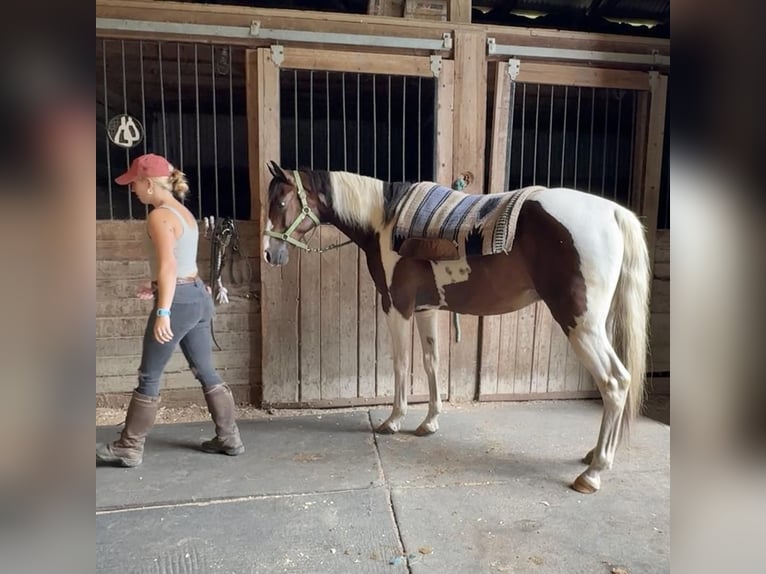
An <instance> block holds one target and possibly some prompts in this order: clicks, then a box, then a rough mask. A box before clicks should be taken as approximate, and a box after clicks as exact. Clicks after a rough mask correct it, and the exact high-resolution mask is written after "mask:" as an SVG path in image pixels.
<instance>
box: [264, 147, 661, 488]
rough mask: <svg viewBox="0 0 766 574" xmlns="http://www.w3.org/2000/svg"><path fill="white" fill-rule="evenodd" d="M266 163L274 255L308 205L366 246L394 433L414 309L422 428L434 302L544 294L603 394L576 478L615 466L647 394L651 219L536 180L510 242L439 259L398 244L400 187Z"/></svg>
mask: <svg viewBox="0 0 766 574" xmlns="http://www.w3.org/2000/svg"><path fill="white" fill-rule="evenodd" d="M269 169H270V170H271V172H272V175H273V176H274V177H273V179H272V181H271V183H270V185H269V192H268V214H267V216H268V218H267V222H266V229H267V232H266V233H265V234H264V239H263V253H264V258H265V259H266V261H267V262H269V263H270V264H272V265H275V266H279V265H284V264H285V263H287V261H288V257H289V253H288V242H287V241H286V240H285V239H286V238H285V237H284V236H281V235H280V234H282V233H284V232H285V231H286V230H287V229H288V228H289V227H291V225H292V224H293V223H294V222H296V221H297V220H298V218H299V217H300V214H301V210H302V209H303V208H304V207H305V209H306V210H308V209H310V210H311V211H312V212H313V214H316V216H317V217H318V219H319V220H320V221H321V222H322V223H329V224H332V225H334V226H336V227H337V228H338V229H340V230H341V231H342V232H343V233H344V234H346V235H347V236H348V237H349V238H350V239H351V240H352V241H354V242H355V243H356V244H357V245H358V246H359V247H360V248H361V249H363V250H364V252H365V254H366V256H367V263H368V268H369V271H370V275H371V277H372V279H373V281H374V283H375V286H376V288H377V290H378V292H379V293H380V295H381V302H382V307H383V311H384V313H385V314H386V317H387V319H388V324H389V328H390V332H391V339H392V347H393V352H394V377H395V386H394V389H395V391H394V404H393V409H392V412H391V415H390V416H389V417H388V419H387V420H386V421H385V422H384V423H382V424H381V425H380V427H378V429H377V431H378V432H388V433H392V432H397V431H398V430H399V429H400V428H401V424H402V420H403V419H404V416H405V414H406V412H407V401H406V391H405V383H406V368H407V363H408V348H407V345H406V341H407V335H408V333H409V325H410V321H411V319H412V317H413V315H414V316H415V319H416V322H417V326H418V332H419V334H420V339H421V344H422V347H423V361H424V367H425V372H426V375H427V377H428V385H429V397H430V398H429V407H428V414H427V415H426V418H425V420H424V421H423V422H422V423H421V425H420V426H419V427H418V429H417V431H416V434H419V435H426V434H430V433H433V432H435V431H436V430H437V429H438V426H439V423H438V416H439V412H440V410H441V398H440V395H439V392H438V385H437V380H436V373H437V372H438V364H437V363H438V360H439V357H438V356H437V353H436V348H437V328H436V311H437V310H448V311H453V312H455V313H460V314H466V315H477V316H483V315H496V314H502V313H508V312H511V311H516V310H518V309H521V308H522V307H525V306H527V305H530V304H532V303H534V302H536V301H539V300H542V301H544V302H545V303H546V305H548V307H549V309H550V311H551V313H552V315H553V317H554V318H555V320H556V321H557V322H558V324H559V325H560V326H561V328H562V329H563V330H564V333H565V334H566V335H567V337H568V339H569V341H570V343H571V344H572V346H573V348H574V350H575V351H576V353H577V356H578V357H579V358H580V360H581V361H582V362H583V364H584V366H585V367H586V368H587V369H588V371H589V372H590V373H591V374H592V375H593V377H594V380H595V382H596V384H597V386H598V388H599V391H600V392H601V395H602V398H603V404H604V413H603V418H602V423H601V430H600V433H599V437H598V440H597V443H596V446H595V447H594V448H593V449H592V450H591V451H590V452H589V453H588V455H586V458H585V462H586V463H587V464H588V468H587V469H586V470H585V471H584V472H583V473H582V474H581V475H580V476H578V477H577V479H576V480H575V482H574V484H573V487H574V488H575V489H577V490H579V491H581V492H594V491H596V490H598V488H599V487H600V474H601V471H602V470H605V469H608V468H611V465H612V462H613V460H614V454H615V450H616V448H617V445H618V440H619V437H620V433H621V430H622V429H623V428H624V427H626V426H627V425H628V423H629V422H630V421H631V420H632V419H633V418H635V417H636V416H637V414H638V412H639V409H640V405H641V400H642V396H643V383H644V371H645V360H646V359H645V352H646V337H647V316H648V297H649V280H650V276H649V262H648V254H647V248H646V243H645V239H644V234H643V228H642V226H641V223H640V222H639V220H638V218H637V217H636V216H635V215H634V214H633V213H632V212H631V211H629V210H627V209H625V208H623V207H621V206H620V205H618V204H616V203H614V202H611V201H609V200H606V199H603V198H600V197H597V196H594V195H590V194H587V193H583V192H579V191H575V190H572V189H564V188H550V189H549V188H537V189H535V190H534V193H532V194H531V195H530V196H529V197H528V198H526V201H524V203H523V205H521V208H520V210H519V212H518V220H517V225H516V229H515V236H514V238H513V248H512V249H511V250H510V251H509V252H507V253H498V254H493V255H484V256H471V255H467V256H460V257H458V258H456V259H452V260H438V261H437V260H429V259H421V258H413V257H403V256H401V255H400V254H399V253H397V252H396V251H395V250H394V249H393V248H392V246H393V245H394V237H393V234H394V230H395V227H396V217H395V216H393V214H394V213H395V211H396V205H395V204H396V203H397V201H398V199H400V195H401V190H402V188H401V186H400V187H398V188H397V187H394V185H395V184H394V185H392V184H388V183H386V182H383V181H381V180H378V179H374V178H370V177H364V176H359V175H355V174H351V173H347V172H326V171H307V170H303V171H300V172H285V171H283V170H282V169H281V168H280V167H279V166H277V165H276V164H274V163H273V162H272V163H270V164H269ZM298 174H299V175H298ZM296 177H299V178H300V185H298V183H297V181H296ZM304 190H305V191H304ZM301 195H302V196H303V198H302V199H301ZM293 227H294V229H293V231H292V233H291V235H292V236H293V237H294V239H298V240H300V238H301V237H303V235H304V234H305V233H307V232H308V231H310V230H311V229H312V228H313V227H315V223H314V222H313V221H312V220H311V219H310V218H308V217H305V218H304V219H303V220H302V221H300V223H299V225H297V226H293ZM623 415H624V416H623Z"/></svg>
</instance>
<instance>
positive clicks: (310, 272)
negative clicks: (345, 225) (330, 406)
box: [292, 231, 322, 402]
mask: <svg viewBox="0 0 766 574" xmlns="http://www.w3.org/2000/svg"><path fill="white" fill-rule="evenodd" d="M307 239H309V247H311V248H313V249H319V248H320V247H321V243H320V240H319V231H317V232H316V233H314V234H312V235H311V237H310V238H307ZM292 253H293V256H294V257H300V260H301V261H300V266H301V271H300V317H301V327H300V330H301V331H300V342H301V346H300V392H299V396H300V400H301V401H302V402H309V401H314V400H318V399H320V398H321V397H322V392H321V384H320V379H321V377H320V371H319V368H320V364H321V355H320V352H319V347H320V341H321V339H320V336H321V325H322V320H321V317H320V314H319V311H320V308H321V305H322V302H321V293H322V291H321V286H320V277H321V271H320V266H319V262H320V257H321V256H320V255H319V254H317V253H304V252H301V251H298V250H297V249H294V250H293V251H292Z"/></svg>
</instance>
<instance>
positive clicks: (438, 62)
mask: <svg viewBox="0 0 766 574" xmlns="http://www.w3.org/2000/svg"><path fill="white" fill-rule="evenodd" d="M431 73H432V74H433V75H434V78H438V77H439V74H441V73H442V57H441V56H431Z"/></svg>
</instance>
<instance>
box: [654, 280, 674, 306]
mask: <svg viewBox="0 0 766 574" xmlns="http://www.w3.org/2000/svg"><path fill="white" fill-rule="evenodd" d="M651 301H652V303H651V310H652V313H670V281H667V280H660V279H655V280H654V281H652V299H651Z"/></svg>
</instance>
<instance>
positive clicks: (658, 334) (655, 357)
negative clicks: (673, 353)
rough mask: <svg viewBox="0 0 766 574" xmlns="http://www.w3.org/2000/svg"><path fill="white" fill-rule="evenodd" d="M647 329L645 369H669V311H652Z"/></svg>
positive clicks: (656, 370)
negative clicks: (647, 347)
mask: <svg viewBox="0 0 766 574" xmlns="http://www.w3.org/2000/svg"><path fill="white" fill-rule="evenodd" d="M649 329H650V330H649V347H650V355H649V362H648V364H647V371H648V372H650V373H658V372H665V371H670V313H652V314H651V316H650V318H649Z"/></svg>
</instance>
